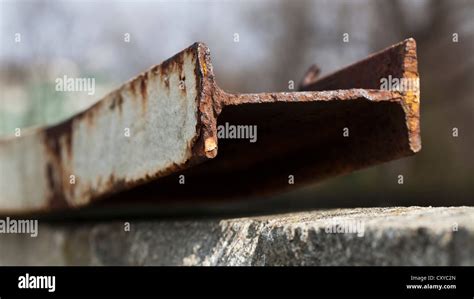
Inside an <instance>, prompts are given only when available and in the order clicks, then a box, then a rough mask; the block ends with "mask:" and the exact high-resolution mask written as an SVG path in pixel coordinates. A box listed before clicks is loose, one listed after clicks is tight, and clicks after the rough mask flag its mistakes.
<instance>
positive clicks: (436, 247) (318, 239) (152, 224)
mask: <svg viewBox="0 0 474 299" xmlns="http://www.w3.org/2000/svg"><path fill="white" fill-rule="evenodd" d="M129 223H130V231H125V230H126V229H127V228H128V227H127V224H126V223H124V222H119V221H115V222H108V223H81V224H79V223H75V224H67V225H66V224H61V225H58V224H47V223H42V222H40V224H39V235H38V237H36V238H32V237H30V236H29V235H21V234H0V244H1V246H0V265H471V266H472V265H474V208H473V207H448V208H444V207H440V208H431V207H407V208H400V207H396V208H360V209H337V210H324V211H311V212H303V213H292V214H284V215H272V216H263V217H252V218H238V219H226V220H219V219H208V220H147V221H130V222H129ZM343 228H346V229H354V228H355V229H356V231H354V232H352V231H348V232H346V233H342V232H341V230H342V229H343ZM357 228H358V229H357ZM338 231H339V233H338Z"/></svg>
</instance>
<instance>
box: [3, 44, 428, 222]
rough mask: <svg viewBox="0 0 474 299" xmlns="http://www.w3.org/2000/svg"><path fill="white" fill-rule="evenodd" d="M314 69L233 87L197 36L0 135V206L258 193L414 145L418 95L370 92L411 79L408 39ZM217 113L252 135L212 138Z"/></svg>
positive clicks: (23, 208) (393, 155)
mask: <svg viewBox="0 0 474 299" xmlns="http://www.w3.org/2000/svg"><path fill="white" fill-rule="evenodd" d="M318 73H319V71H315V70H314V69H313V71H312V72H310V73H309V75H308V76H309V77H305V78H304V79H303V80H302V84H301V89H302V90H304V91H302V92H291V93H290V92H287V93H285V92H282V93H260V94H231V93H227V92H225V91H223V90H222V89H220V88H219V87H218V86H217V85H216V83H215V80H214V74H213V69H212V64H211V62H210V54H209V49H208V48H207V47H206V46H205V45H204V44H202V43H196V44H194V45H193V46H191V47H189V48H187V49H185V50H184V51H182V52H180V53H178V54H177V55H175V56H174V57H172V58H170V59H168V60H167V61H165V62H163V63H162V64H161V65H158V66H155V67H153V68H151V69H150V70H148V71H146V72H144V73H142V74H141V75H139V76H138V77H136V78H134V79H132V80H130V81H129V82H127V83H125V84H124V85H123V86H122V87H120V88H119V89H117V90H116V91H113V92H112V93H110V94H109V95H107V96H106V97H105V98H104V99H102V100H101V101H99V102H98V103H97V104H96V105H94V106H92V107H91V108H89V109H88V110H86V111H84V112H82V113H80V114H78V115H75V116H73V117H72V118H70V119H68V120H66V121H64V122H62V123H60V124H58V125H55V126H52V127H48V128H39V129H35V130H31V131H29V132H28V133H25V134H23V136H22V137H18V138H16V137H8V138H3V139H0V163H1V168H2V169H1V170H2V171H1V173H0V175H1V178H0V184H1V189H0V213H24V212H38V211H49V210H58V209H59V210H61V209H68V208H76V207H82V206H88V205H90V204H91V203H96V202H97V203H114V202H123V201H125V202H129V203H137V202H140V201H147V202H148V201H157V202H163V201H165V202H166V201H171V200H174V201H176V200H212V199H215V200H224V199H226V198H234V197H242V196H243V197H245V196H248V195H255V194H256V195H259V194H267V193H271V192H278V191H281V190H284V189H286V188H292V187H297V186H301V185H303V184H305V183H308V182H317V181H319V180H322V179H325V178H328V177H332V176H335V175H339V174H343V173H348V172H351V171H353V170H356V169H360V168H363V167H367V166H371V165H374V164H378V163H382V162H385V161H389V160H393V159H397V158H401V157H404V156H408V155H411V154H413V153H415V152H417V151H419V150H420V147H421V145H420V137H419V95H418V94H417V93H413V92H398V91H384V90H379V86H380V82H379V80H380V78H382V77H384V76H388V75H392V76H399V77H410V78H415V77H416V78H417V77H418V74H417V65H416V46H415V42H414V40H412V39H409V40H406V41H404V42H402V43H400V44H398V45H395V46H393V47H391V48H388V49H386V50H384V51H382V52H380V53H378V54H375V55H374V56H371V57H369V58H367V59H366V60H363V61H361V62H359V63H357V64H355V65H353V66H350V67H348V68H345V69H343V70H341V71H339V72H337V73H334V74H332V75H330V76H326V77H324V78H321V79H319V80H316V79H315V77H316V76H317V75H318ZM183 83H184V84H183ZM323 89H324V90H323ZM226 123H230V124H235V125H251V126H257V128H258V141H257V142H255V143H249V141H248V140H242V139H219V140H218V138H217V126H218V125H223V124H226ZM346 127H347V128H349V129H350V137H349V138H347V137H344V136H343V134H342V132H343V131H342V130H343V128H346ZM125 128H129V129H130V137H126V136H124V129H125ZM218 153H219V154H218ZM71 175H74V176H75V183H74V184H71V183H70V176H71ZM180 175H184V176H185V184H180V183H179V182H180V180H179V178H180V177H179V176H180ZM289 175H292V176H294V179H295V183H294V184H288V176H289Z"/></svg>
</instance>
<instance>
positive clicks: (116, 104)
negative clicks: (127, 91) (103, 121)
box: [109, 92, 123, 114]
mask: <svg viewBox="0 0 474 299" xmlns="http://www.w3.org/2000/svg"><path fill="white" fill-rule="evenodd" d="M122 104H123V97H122V93H121V92H117V93H115V94H114V97H113V99H112V101H111V103H110V106H109V109H110V110H114V109H115V108H118V110H119V112H120V114H121V113H122Z"/></svg>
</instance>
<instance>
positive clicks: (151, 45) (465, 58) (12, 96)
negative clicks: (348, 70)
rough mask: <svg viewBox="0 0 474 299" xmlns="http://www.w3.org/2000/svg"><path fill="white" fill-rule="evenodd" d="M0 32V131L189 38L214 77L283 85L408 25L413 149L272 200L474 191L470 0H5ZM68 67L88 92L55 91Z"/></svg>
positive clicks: (448, 197)
mask: <svg viewBox="0 0 474 299" xmlns="http://www.w3.org/2000/svg"><path fill="white" fill-rule="evenodd" d="M345 33H348V34H349V42H347V43H345V42H343V35H344V34H345ZM126 34H129V37H130V42H125V40H124V37H125V35H126ZM453 34H457V36H458V41H457V42H454V41H453ZM0 36H1V38H0V40H1V42H0V135H7V134H13V133H14V130H15V128H17V127H20V128H24V127H31V126H38V125H44V124H53V123H56V122H58V121H61V120H63V119H65V118H66V117H68V116H71V115H72V114H74V113H77V112H78V111H81V110H83V109H85V108H87V107H89V106H90V105H92V104H93V103H94V102H96V101H97V100H99V99H100V98H101V97H102V96H103V95H105V94H106V93H108V92H109V91H111V90H113V89H115V88H116V87H118V86H120V84H121V83H123V82H125V81H126V80H128V79H130V78H131V77H134V76H135V75H137V74H138V73H140V72H141V71H143V70H145V69H147V68H149V67H150V66H152V65H155V64H159V63H160V62H161V61H163V60H165V59H167V58H169V57H171V56H172V55H173V54H175V53H177V52H179V51H180V50H182V49H184V48H186V47H187V46H189V45H191V44H192V43H194V42H195V41H203V42H205V43H206V44H207V45H208V46H209V47H210V49H211V52H212V58H213V66H214V71H215V74H216V77H217V79H218V84H219V85H220V86H221V87H222V88H224V89H226V90H229V91H233V92H265V91H288V82H289V81H290V80H293V81H294V82H295V84H296V85H297V84H298V82H299V81H300V79H301V78H302V76H303V74H304V73H305V71H306V69H307V68H308V67H309V66H310V65H311V64H314V63H316V64H318V65H319V66H320V68H321V70H322V75H324V74H327V73H329V72H332V71H335V70H337V69H339V68H341V67H343V66H346V65H348V64H351V63H353V62H355V61H357V60H360V59H362V58H364V57H366V56H367V55H368V54H370V53H372V52H374V51H378V50H381V49H383V48H385V47H387V46H390V45H392V44H394V43H397V42H399V41H402V40H403V39H405V38H408V37H413V38H415V39H416V41H417V45H418V59H419V72H420V79H421V82H420V85H421V103H422V106H421V107H422V109H421V122H422V123H421V136H422V146H423V148H422V150H421V152H420V153H418V154H417V155H415V156H413V157H410V158H405V159H402V160H399V161H393V162H389V163H386V164H383V165H379V166H377V167H372V168H370V169H366V170H362V171H358V172H355V173H353V174H350V175H347V176H343V177H338V178H333V179H330V180H327V181H325V182H323V183H319V184H317V185H314V186H307V187H304V188H302V189H299V190H296V191H292V192H290V193H287V194H283V195H279V196H276V197H273V198H272V207H274V208H280V209H283V210H286V209H303V208H308V207H326V206H328V207H339V206H390V205H433V206H436V205H461V204H467V205H472V204H474V195H473V194H474V192H473V190H474V159H473V156H472V149H473V148H474V134H473V133H472V130H473V129H474V128H473V119H474V117H473V116H474V93H473V89H474V84H473V82H474V57H473V53H474V1H469V0H464V1H462V0H460V1H452V0H449V1H448V0H447V1H435V0H432V1H430V0H413V1H376V0H352V1H340V0H330V1H329V0H328V1H323V0H311V1H309V0H308V1H302V0H296V1H290V0H285V1H283V0H282V1H277V0H273V1H269V0H267V1H257V0H248V1H7V0H1V1H0ZM18 37H20V41H19V40H18ZM64 75H66V76H68V77H94V78H95V80H96V92H95V94H94V95H88V94H87V92H82V93H81V92H75V93H58V92H55V91H54V90H55V79H56V78H58V77H63V76H64ZM453 128H457V129H458V136H457V137H455V136H453V134H452V133H453ZM400 174H401V175H403V176H404V184H402V185H400V184H398V175H400ZM265 202H266V204H267V203H268V201H265Z"/></svg>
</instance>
